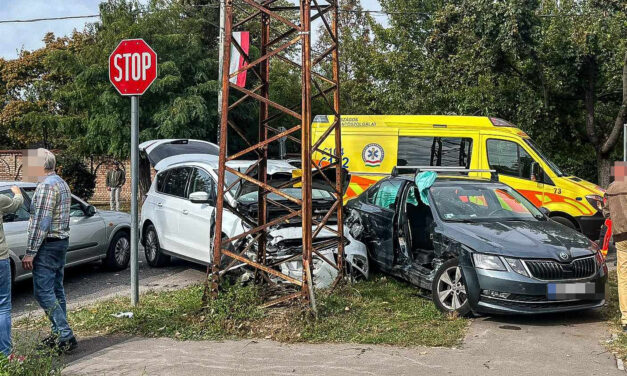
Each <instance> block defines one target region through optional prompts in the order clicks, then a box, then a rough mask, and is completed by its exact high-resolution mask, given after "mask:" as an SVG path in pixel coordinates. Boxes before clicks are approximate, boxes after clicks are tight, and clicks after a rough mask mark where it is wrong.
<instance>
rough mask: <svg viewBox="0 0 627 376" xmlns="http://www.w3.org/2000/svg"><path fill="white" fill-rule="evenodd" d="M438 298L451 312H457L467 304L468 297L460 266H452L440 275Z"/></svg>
mask: <svg viewBox="0 0 627 376" xmlns="http://www.w3.org/2000/svg"><path fill="white" fill-rule="evenodd" d="M437 296H438V299H439V300H440V303H441V304H442V305H443V306H444V307H445V308H446V309H448V310H450V311H456V310H458V309H459V308H461V307H462V306H463V305H464V304H465V303H466V301H467V300H468V296H467V295H466V286H464V283H463V282H462V271H461V269H460V267H459V266H451V267H449V268H447V269H446V270H445V271H444V272H443V273H442V274H441V275H440V279H439V280H438V286H437Z"/></svg>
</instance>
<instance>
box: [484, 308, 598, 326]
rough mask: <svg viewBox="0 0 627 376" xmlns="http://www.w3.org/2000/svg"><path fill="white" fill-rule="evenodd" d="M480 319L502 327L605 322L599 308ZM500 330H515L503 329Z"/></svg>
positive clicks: (494, 316)
mask: <svg viewBox="0 0 627 376" xmlns="http://www.w3.org/2000/svg"><path fill="white" fill-rule="evenodd" d="M480 319H482V320H483V321H487V322H494V323H497V324H499V323H500V324H503V325H504V326H516V325H533V326H558V325H560V326H575V325H577V324H587V323H595V322H605V321H607V319H606V318H605V316H604V314H603V311H602V309H601V308H599V309H594V310H588V311H579V312H563V313H545V314H534V315H493V316H481V317H480ZM502 329H512V330H516V329H515V328H510V327H505V328H502Z"/></svg>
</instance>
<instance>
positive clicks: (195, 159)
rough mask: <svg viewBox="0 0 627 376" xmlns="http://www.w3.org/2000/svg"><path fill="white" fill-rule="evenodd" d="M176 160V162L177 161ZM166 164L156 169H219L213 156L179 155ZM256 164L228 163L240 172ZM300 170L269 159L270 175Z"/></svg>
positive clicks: (241, 161) (268, 168)
mask: <svg viewBox="0 0 627 376" xmlns="http://www.w3.org/2000/svg"><path fill="white" fill-rule="evenodd" d="M175 159H176V160H175ZM162 162H164V164H163V165H164V166H165V167H163V169H158V168H157V167H160V163H161V162H159V163H158V164H157V166H155V169H156V170H158V171H161V170H169V169H171V168H174V167H186V166H197V167H204V168H206V169H217V168H218V158H217V157H215V156H213V155H198V154H186V155H179V156H174V157H169V158H165V159H163V160H162ZM254 163H256V161H253V160H234V161H229V162H227V165H228V166H229V167H231V168H233V169H236V170H239V171H242V172H243V171H246V170H247V169H248V168H249V167H250V166H251V165H253V164H254ZM297 169H298V168H297V167H296V166H294V165H292V164H290V163H289V162H288V161H286V160H278V159H268V162H267V171H268V175H273V174H276V173H290V174H291V173H292V171H294V170H297Z"/></svg>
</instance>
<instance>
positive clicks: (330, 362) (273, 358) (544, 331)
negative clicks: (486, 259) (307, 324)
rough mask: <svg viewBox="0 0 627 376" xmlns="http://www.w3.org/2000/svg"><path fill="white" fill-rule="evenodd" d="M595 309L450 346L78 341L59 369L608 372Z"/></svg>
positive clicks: (496, 325)
mask: <svg viewBox="0 0 627 376" xmlns="http://www.w3.org/2000/svg"><path fill="white" fill-rule="evenodd" d="M605 325H606V324H605V323H604V322H603V321H602V320H601V318H600V317H599V315H598V313H595V312H588V313H579V314H572V315H568V316H567V315H562V316H548V317H547V316H544V317H542V316H540V317H533V318H502V317H500V318H496V319H494V318H481V319H477V320H474V321H473V323H472V326H471V328H470V330H469V332H468V335H467V337H466V340H465V342H464V345H463V346H461V348H458V349H446V348H426V347H425V348H423V347H418V348H397V347H392V346H378V345H358V344H318V345H309V344H281V343H277V342H274V341H268V340H242V341H224V342H212V341H198V342H192V341H188V342H179V341H175V340H171V339H164V338H162V339H143V338H120V337H106V338H93V339H87V340H83V341H82V343H81V345H82V348H81V353H78V354H75V355H74V356H73V357H72V358H70V359H68V361H72V363H71V364H70V365H69V366H68V368H67V369H66V370H65V373H64V374H66V375H179V376H183V375H212V374H215V375H217V374H219V375H283V374H296V375H321V374H322V375H342V376H350V375H367V374H372V375H416V374H430V375H431V374H433V375H551V376H557V375H568V376H575V375H586V376H588V375H614V374H624V373H622V372H620V371H618V370H617V369H616V364H615V360H614V357H613V355H612V354H610V353H608V352H607V351H606V350H605V348H604V347H603V346H602V345H601V343H600V341H602V340H604V339H606V338H607V337H608V336H609V335H608V332H607V328H606V326H605Z"/></svg>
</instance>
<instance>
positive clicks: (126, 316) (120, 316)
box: [111, 312, 133, 319]
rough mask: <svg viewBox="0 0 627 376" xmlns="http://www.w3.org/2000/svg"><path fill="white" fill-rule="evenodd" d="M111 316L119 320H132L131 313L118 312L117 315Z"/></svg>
mask: <svg viewBox="0 0 627 376" xmlns="http://www.w3.org/2000/svg"><path fill="white" fill-rule="evenodd" d="M111 316H113V317H115V318H116V319H121V318H123V317H124V318H127V319H132V318H133V312H118V313H112V314H111Z"/></svg>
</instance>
